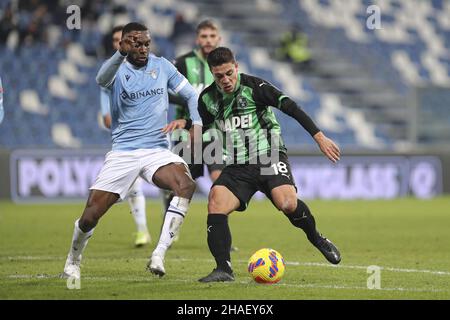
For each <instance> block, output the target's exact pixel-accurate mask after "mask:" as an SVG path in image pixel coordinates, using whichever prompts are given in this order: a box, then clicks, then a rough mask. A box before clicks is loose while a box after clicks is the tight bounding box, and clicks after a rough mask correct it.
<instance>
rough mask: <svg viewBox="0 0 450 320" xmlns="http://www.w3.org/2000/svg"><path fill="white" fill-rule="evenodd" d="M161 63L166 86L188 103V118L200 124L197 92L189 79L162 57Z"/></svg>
mask: <svg viewBox="0 0 450 320" xmlns="http://www.w3.org/2000/svg"><path fill="white" fill-rule="evenodd" d="M163 65H164V68H165V71H166V72H167V78H168V87H169V88H170V89H171V90H172V91H173V92H174V93H176V94H179V95H180V96H181V97H182V98H183V99H184V100H185V101H186V102H187V105H188V109H189V114H190V118H191V120H192V123H193V124H196V125H200V126H201V125H202V120H201V119H200V116H199V114H198V105H197V102H198V93H197V91H195V89H194V87H192V86H191V84H190V83H189V81H188V80H187V79H186V78H185V77H184V76H183V75H182V74H181V73H180V72H179V71H178V70H177V69H176V68H175V66H174V65H173V64H172V63H170V62H169V61H168V60H166V59H164V58H163Z"/></svg>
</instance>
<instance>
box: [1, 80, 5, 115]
mask: <svg viewBox="0 0 450 320" xmlns="http://www.w3.org/2000/svg"><path fill="white" fill-rule="evenodd" d="M4 114H5V111H4V110H3V85H2V78H0V123H2V121H3V116H4Z"/></svg>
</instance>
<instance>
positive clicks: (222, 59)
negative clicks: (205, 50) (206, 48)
mask: <svg viewBox="0 0 450 320" xmlns="http://www.w3.org/2000/svg"><path fill="white" fill-rule="evenodd" d="M207 62H208V66H209V67H210V68H212V67H217V66H220V65H222V64H224V63H229V62H233V63H235V62H236V59H235V58H234V54H233V52H232V51H231V50H230V49H228V48H226V47H218V48H216V49H214V50H213V51H211V52H210V53H209V54H208V58H207Z"/></svg>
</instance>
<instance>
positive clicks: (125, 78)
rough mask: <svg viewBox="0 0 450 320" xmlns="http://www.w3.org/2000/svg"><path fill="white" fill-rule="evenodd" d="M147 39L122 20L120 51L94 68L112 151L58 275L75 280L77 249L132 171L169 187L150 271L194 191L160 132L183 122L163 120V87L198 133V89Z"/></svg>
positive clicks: (160, 269)
mask: <svg viewBox="0 0 450 320" xmlns="http://www.w3.org/2000/svg"><path fill="white" fill-rule="evenodd" d="M150 42H151V39H150V33H149V30H148V28H147V27H146V26H144V25H142V24H140V23H136V22H132V23H129V24H127V25H125V26H124V28H123V30H122V39H121V41H120V49H119V50H118V51H117V52H116V53H115V54H114V55H113V56H112V57H111V58H110V59H108V60H107V61H106V62H105V63H104V64H103V65H102V67H101V68H100V70H99V72H98V74H97V77H96V81H97V83H98V84H99V85H100V86H102V87H104V88H107V89H109V90H111V120H112V122H111V129H112V130H111V136H112V150H111V151H110V152H108V154H107V155H106V158H105V162H104V164H103V167H102V168H101V170H100V173H99V175H98V176H97V179H96V181H95V182H94V185H93V186H92V187H91V188H90V190H91V191H90V194H89V198H88V200H87V203H86V207H85V209H84V211H83V214H82V216H81V218H80V219H78V220H77V221H75V228H74V233H73V238H72V244H71V246H70V250H69V253H68V256H67V260H66V264H65V267H64V273H63V274H62V276H63V277H72V278H78V279H79V278H80V263H81V255H82V252H83V250H84V248H85V247H86V245H87V242H88V240H89V238H90V237H91V236H92V234H93V232H94V228H95V226H96V225H97V223H98V221H99V219H100V218H101V217H102V216H103V215H104V214H105V213H106V211H107V210H108V209H109V208H110V207H111V206H112V205H113V204H114V203H116V202H117V201H118V200H123V199H124V198H125V197H126V195H127V193H128V190H129V189H130V187H131V185H132V184H133V183H134V181H135V180H136V179H137V178H138V177H139V176H140V177H142V178H144V179H145V180H146V181H147V182H149V183H153V184H155V185H156V186H157V187H159V188H161V189H168V190H171V191H172V192H173V193H174V197H173V199H172V201H171V202H170V206H169V208H168V210H167V213H166V215H165V219H164V226H163V229H162V232H161V235H160V238H159V242H158V245H157V246H156V248H155V250H154V251H153V253H152V255H151V258H150V260H149V262H148V264H147V267H148V269H149V270H150V271H151V272H152V273H153V274H156V275H159V276H163V275H164V274H165V268H164V258H165V255H166V251H167V249H168V248H169V247H170V245H171V244H172V242H173V237H174V236H175V235H176V234H177V233H178V232H179V230H180V228H181V225H182V223H183V221H184V217H185V215H186V213H187V210H188V208H189V203H190V200H191V198H192V195H193V194H194V191H195V182H194V180H193V179H192V178H191V175H190V172H189V169H188V167H187V164H186V163H185V161H184V160H183V159H182V158H181V157H180V156H178V155H175V154H174V153H172V152H171V151H170V150H169V141H168V138H167V133H169V132H171V131H173V130H175V129H178V128H181V129H183V128H185V125H186V123H187V121H185V120H174V121H172V122H171V123H169V124H167V110H168V105H169V101H168V100H169V99H168V89H171V90H172V91H173V92H175V93H177V94H179V95H180V96H181V97H183V98H184V99H185V100H186V101H187V103H188V106H189V111H190V113H191V117H192V121H189V122H191V123H193V126H192V128H193V130H194V134H193V136H194V137H197V136H199V135H201V124H202V122H201V119H200V117H199V115H198V110H197V102H198V94H197V92H196V91H195V89H194V88H193V87H192V86H191V85H190V84H189V82H188V81H187V79H186V78H185V77H184V76H183V75H182V74H180V73H179V72H178V71H177V69H176V68H175V67H174V66H173V65H172V64H171V63H170V62H169V61H167V60H166V59H164V58H159V57H156V56H154V55H150ZM125 59H126V61H124V60H125ZM189 125H190V124H189Z"/></svg>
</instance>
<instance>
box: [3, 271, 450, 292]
mask: <svg viewBox="0 0 450 320" xmlns="http://www.w3.org/2000/svg"><path fill="white" fill-rule="evenodd" d="M6 278H8V279H39V280H42V279H59V275H46V274H38V275H31V274H13V275H9V276H7V277H6ZM81 280H82V281H83V280H91V281H105V282H117V281H124V282H130V281H134V282H154V281H155V280H156V281H158V279H157V278H155V277H154V276H149V277H93V276H87V277H82V278H81ZM61 281H65V280H64V279H61ZM161 281H164V282H183V283H197V279H194V278H192V279H180V278H179V279H176V278H175V279H173V278H164V279H161ZM236 283H238V284H244V285H252V286H258V285H259V284H256V283H254V282H253V281H251V280H249V281H235V282H229V283H228V282H227V283H221V284H220V285H233V284H236ZM199 285H202V284H199ZM208 285H209V284H208ZM275 285H276V286H282V287H290V288H302V289H335V290H364V291H374V292H376V291H400V292H432V293H438V292H450V290H442V289H434V288H433V289H421V288H402V287H398V288H389V287H388V288H380V289H369V288H367V287H358V286H343V285H319V284H294V283H285V282H284V283H283V282H280V283H277V284H275ZM261 286H262V285H261Z"/></svg>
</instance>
